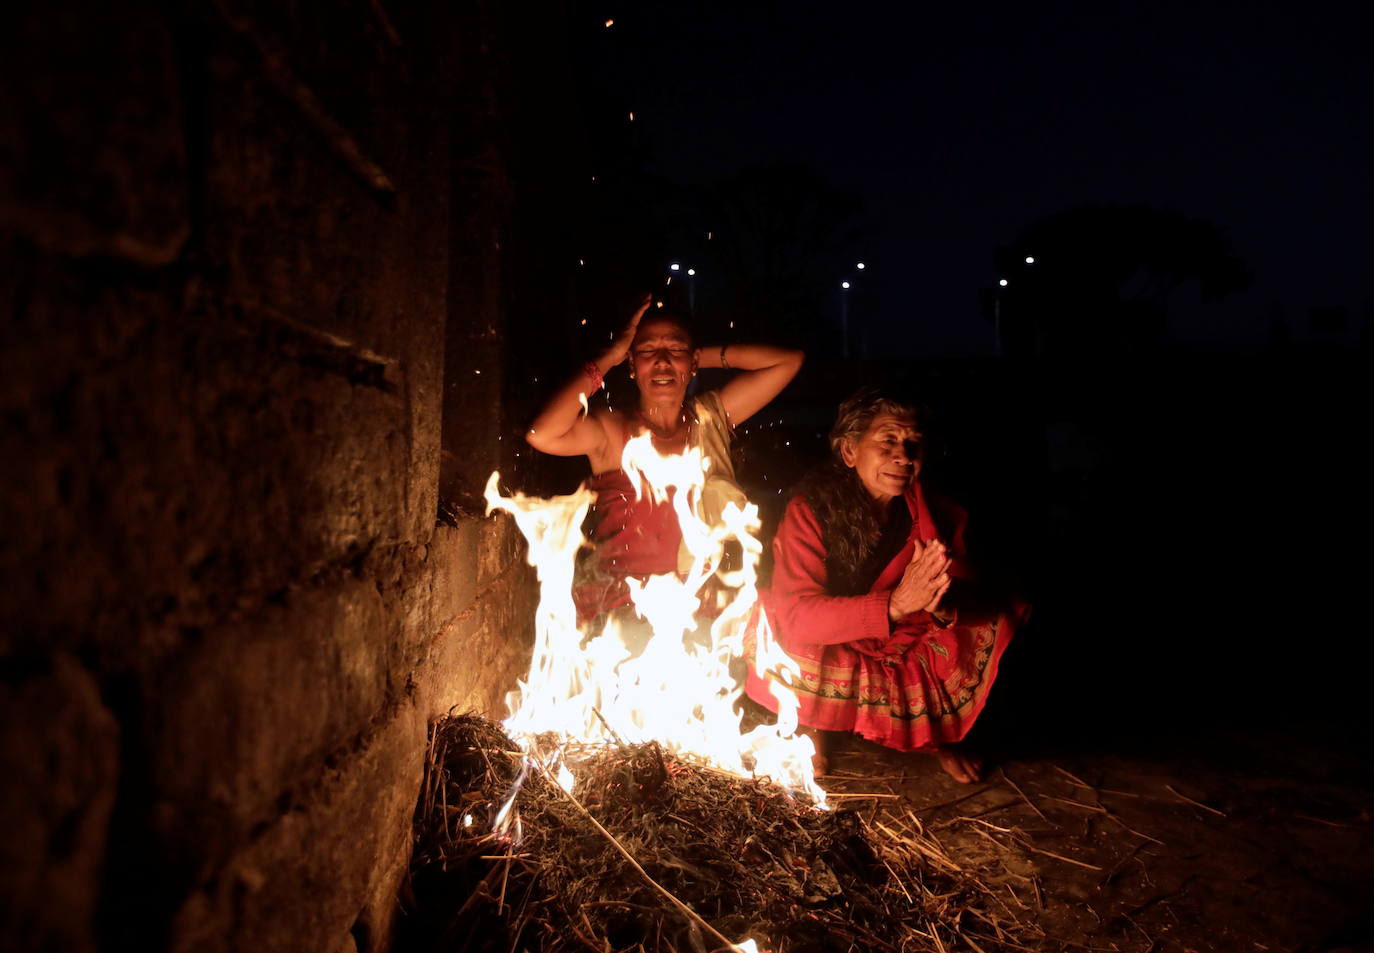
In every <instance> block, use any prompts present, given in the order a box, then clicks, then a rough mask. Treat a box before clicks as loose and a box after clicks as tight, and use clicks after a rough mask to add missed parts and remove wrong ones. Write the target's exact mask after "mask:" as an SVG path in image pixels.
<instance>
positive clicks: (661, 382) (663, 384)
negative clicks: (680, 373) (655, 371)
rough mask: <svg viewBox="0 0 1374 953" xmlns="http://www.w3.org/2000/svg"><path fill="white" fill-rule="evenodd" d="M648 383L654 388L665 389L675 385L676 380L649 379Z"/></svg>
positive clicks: (668, 378) (663, 378)
mask: <svg viewBox="0 0 1374 953" xmlns="http://www.w3.org/2000/svg"><path fill="white" fill-rule="evenodd" d="M649 383H650V384H653V385H654V386H656V387H667V386H669V385H671V384H676V383H677V379H676V378H672V377H651V378H649Z"/></svg>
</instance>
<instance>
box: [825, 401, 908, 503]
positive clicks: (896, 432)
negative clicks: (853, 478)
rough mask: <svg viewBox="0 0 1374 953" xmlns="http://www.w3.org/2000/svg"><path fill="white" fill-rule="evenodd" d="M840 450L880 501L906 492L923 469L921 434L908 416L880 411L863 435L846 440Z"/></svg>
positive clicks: (871, 493) (869, 490) (883, 501)
mask: <svg viewBox="0 0 1374 953" xmlns="http://www.w3.org/2000/svg"><path fill="white" fill-rule="evenodd" d="M840 453H841V455H842V456H843V457H844V462H845V466H848V467H853V468H854V470H855V472H856V473H858V475H859V480H860V481H862V483H863V485H864V489H866V490H868V492H869V495H870V496H872V497H873V498H874V499H875V500H877V501H878V502H880V503H886V502H887V501H888V500H891V499H892V498H893V497H895V496H901V495H902V494H903V493H905V492H906V491H907V488H908V487H910V486H911V484H912V483H914V482H915V481H916V476H917V475H918V474H919V473H920V472H921V434H920V432H919V431H918V430H917V429H916V422H915V421H913V420H910V419H908V418H904V417H894V416H892V415H891V414H879V415H878V416H876V417H874V418H873V423H871V424H869V426H868V430H866V431H865V432H864V434H863V436H861V437H859V438H858V439H857V440H848V441H845V442H844V443H842V444H841V445H840Z"/></svg>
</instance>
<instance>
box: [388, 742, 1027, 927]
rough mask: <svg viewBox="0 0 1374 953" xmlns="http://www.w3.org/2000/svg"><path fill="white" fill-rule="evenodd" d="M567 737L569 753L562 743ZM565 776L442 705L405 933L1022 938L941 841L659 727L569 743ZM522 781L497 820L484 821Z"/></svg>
mask: <svg viewBox="0 0 1374 953" xmlns="http://www.w3.org/2000/svg"><path fill="white" fill-rule="evenodd" d="M569 754H571V753H570V752H569ZM576 754H577V756H578V762H579V763H578V782H577V786H576V788H575V789H574V793H573V794H568V793H567V792H565V791H564V790H563V788H561V787H560V786H559V785H558V784H557V783H556V782H555V781H554V780H553V779H551V778H549V777H548V776H547V775H545V774H544V773H542V772H541V771H539V769H537V768H533V767H527V762H526V760H525V756H524V753H523V752H521V751H520V750H519V749H518V748H517V746H516V745H515V744H514V743H513V742H511V741H510V739H509V738H508V737H507V736H506V735H505V733H504V732H503V731H502V730H501V728H500V727H499V726H497V725H495V724H493V723H492V722H490V721H487V720H486V719H483V718H480V717H478V716H474V715H459V716H450V717H448V718H444V719H442V720H440V721H439V722H438V723H437V724H436V725H435V726H434V728H433V730H432V734H431V738H430V750H429V761H428V765H427V771H426V777H425V786H424V791H423V795H422V797H421V800H420V805H419V808H418V811H417V816H416V838H417V844H416V852H415V859H414V869H413V884H414V888H415V896H416V904H417V910H416V914H415V916H413V917H412V918H411V920H410V926H411V928H412V929H411V940H412V945H413V946H414V947H416V948H419V947H427V948H430V949H436V950H437V949H444V950H474V951H488V950H501V951H503V953H508V951H516V950H529V951H546V953H554V951H563V950H579V951H580V950H594V951H597V953H608V951H621V950H645V951H659V950H662V951H682V953H687V951H695V953H704V951H707V950H722V949H731V948H732V947H731V943H741V942H742V941H743V940H744V939H745V938H753V939H754V940H756V941H757V942H758V943H759V945H760V948H762V949H766V950H773V951H777V953H809V951H816V953H819V951H834V950H894V951H895V950H903V951H908V950H935V951H941V953H944V951H954V950H972V951H975V953H978V951H989V953H991V951H993V950H1006V949H1024V948H1025V947H1024V946H1023V945H1022V943H1023V942H1024V940H1022V941H1019V942H1018V940H1017V936H1018V934H1020V933H1021V931H1020V929H1019V928H1018V927H1017V926H1016V924H1014V923H1013V922H1011V921H1010V920H1009V919H1007V918H1006V917H1005V914H1002V915H997V914H995V913H994V912H993V911H994V908H995V907H1000V904H998V903H997V902H996V900H995V898H994V896H993V895H992V894H991V893H990V892H989V891H988V890H987V889H986V888H985V887H984V886H983V885H982V884H981V883H980V882H979V881H978V880H977V879H976V878H974V877H973V876H972V875H970V874H967V873H964V872H963V871H961V870H960V869H959V868H958V867H956V866H955V865H954V864H953V863H952V862H951V861H950V859H949V858H948V857H947V856H946V855H945V853H944V851H943V849H941V847H940V845H939V844H938V843H937V842H936V841H934V840H933V839H931V838H929V837H927V836H926V835H924V834H923V833H922V832H919V831H917V830H914V829H910V828H908V829H906V830H903V831H898V830H893V829H892V828H891V827H889V826H887V825H883V824H881V822H874V823H877V824H878V825H879V827H880V830H879V831H877V832H872V829H871V828H870V826H869V822H866V821H865V820H863V819H862V818H861V817H860V816H859V815H858V814H856V813H854V812H852V811H844V810H839V811H818V810H815V809H813V808H811V807H809V806H807V805H806V804H804V803H800V802H798V801H797V800H795V799H793V798H791V797H789V796H788V795H787V794H786V793H785V792H784V791H783V790H782V789H780V788H778V787H777V786H775V785H773V784H772V783H771V782H768V781H766V780H745V779H741V778H738V777H734V776H733V775H729V774H726V773H723V772H720V771H717V770H714V769H712V768H707V767H703V766H700V765H698V764H694V763H687V762H684V761H680V760H677V759H675V758H674V757H672V756H670V755H668V754H666V753H664V752H663V751H662V750H661V749H660V748H659V746H658V745H657V744H647V745H622V746H599V747H596V748H587V749H585V750H582V751H579V752H577V753H576ZM517 785H518V795H517V797H516V800H515V803H514V808H513V811H512V813H511V815H510V817H509V826H508V827H507V828H506V830H507V833H506V834H498V833H495V832H494V831H493V822H494V821H496V819H497V816H498V814H500V812H501V811H502V807H503V805H505V804H506V802H507V799H508V797H509V795H510V794H511V792H512V790H514V789H516V787H517Z"/></svg>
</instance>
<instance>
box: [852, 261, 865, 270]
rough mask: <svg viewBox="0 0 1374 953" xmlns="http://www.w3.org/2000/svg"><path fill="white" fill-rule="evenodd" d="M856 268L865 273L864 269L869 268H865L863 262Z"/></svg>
mask: <svg viewBox="0 0 1374 953" xmlns="http://www.w3.org/2000/svg"><path fill="white" fill-rule="evenodd" d="M854 267H855V268H857V269H859V270H860V271H863V270H864V268H865V267H867V266H865V265H864V263H863V262H859V263H858V264H857V265H855V266H854Z"/></svg>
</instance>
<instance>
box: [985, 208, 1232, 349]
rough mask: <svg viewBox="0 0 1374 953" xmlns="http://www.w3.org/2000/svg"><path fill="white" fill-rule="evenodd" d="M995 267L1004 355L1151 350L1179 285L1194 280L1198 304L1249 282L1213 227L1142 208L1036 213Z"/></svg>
mask: <svg viewBox="0 0 1374 953" xmlns="http://www.w3.org/2000/svg"><path fill="white" fill-rule="evenodd" d="M1027 257H1031V258H1033V259H1034V262H1033V263H1029V264H1028V263H1027V262H1026V258H1027ZM998 269H999V272H1000V273H1001V274H1002V275H1003V276H1005V277H1006V278H1007V285H1006V286H1005V287H999V288H998V289H995V290H994V291H993V293H992V305H993V311H994V313H995V315H996V317H997V319H998V321H999V329H998V333H999V339H1000V340H1001V342H1002V346H1003V349H1004V351H1005V352H1006V353H1030V352H1037V351H1038V352H1041V353H1046V354H1081V353H1088V352H1104V351H1112V350H1119V349H1122V348H1139V347H1149V346H1155V345H1158V344H1160V343H1161V342H1162V340H1163V337H1164V333H1165V330H1166V328H1167V315H1168V305H1169V299H1170V297H1171V295H1173V293H1174V292H1175V291H1177V290H1178V289H1179V288H1180V287H1181V286H1183V285H1185V284H1188V283H1190V282H1196V283H1197V285H1198V287H1199V291H1200V293H1201V296H1202V298H1203V299H1204V300H1216V299H1219V298H1222V297H1224V296H1226V295H1228V294H1232V293H1234V292H1237V291H1242V290H1244V289H1245V288H1246V287H1248V286H1249V283H1250V278H1251V276H1250V271H1249V269H1248V268H1247V267H1246V265H1245V263H1244V262H1243V261H1241V259H1240V258H1238V257H1237V256H1236V254H1235V253H1234V252H1233V251H1232V249H1231V247H1230V244H1229V242H1228V241H1227V240H1226V237H1225V236H1224V235H1223V234H1222V232H1221V230H1220V229H1218V228H1217V226H1216V225H1214V224H1213V223H1211V222H1208V221H1204V220H1201V219H1193V218H1188V217H1186V216H1184V215H1180V214H1178V213H1176V212H1170V211H1164V210H1160V209H1155V208H1150V207H1147V206H1088V207H1084V208H1077V209H1072V210H1070V211H1067V212H1063V213H1060V214H1058V215H1054V216H1052V217H1050V218H1046V219H1042V220H1041V221H1039V222H1036V223H1035V224H1033V225H1031V226H1030V227H1029V228H1027V229H1026V230H1025V231H1024V232H1023V233H1022V234H1021V236H1020V237H1019V238H1017V240H1016V242H1015V243H1014V244H1013V245H1011V246H1010V247H1007V248H1003V249H1000V250H999V252H998Z"/></svg>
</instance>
